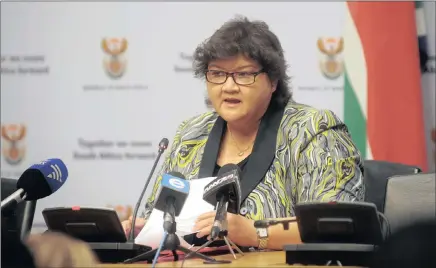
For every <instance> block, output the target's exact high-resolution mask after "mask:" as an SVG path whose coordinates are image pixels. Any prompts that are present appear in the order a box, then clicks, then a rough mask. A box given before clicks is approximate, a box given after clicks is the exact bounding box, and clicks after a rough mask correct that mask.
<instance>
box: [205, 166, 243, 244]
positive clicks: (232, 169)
mask: <svg viewBox="0 0 436 268" xmlns="http://www.w3.org/2000/svg"><path fill="white" fill-rule="evenodd" d="M240 174H241V170H240V169H239V167H238V166H237V165H235V164H227V165H224V166H223V167H222V168H221V169H220V170H219V171H218V175H217V177H216V179H214V180H213V181H211V182H210V183H209V184H208V185H206V187H204V193H203V200H205V201H206V202H208V203H210V204H212V205H214V206H215V208H216V215H215V221H214V223H213V226H212V230H211V239H212V240H214V239H215V238H217V237H218V236H219V233H220V232H221V230H222V225H223V221H224V220H226V213H227V212H230V213H234V214H238V213H239V209H240V205H241V186H240V183H239V178H240Z"/></svg>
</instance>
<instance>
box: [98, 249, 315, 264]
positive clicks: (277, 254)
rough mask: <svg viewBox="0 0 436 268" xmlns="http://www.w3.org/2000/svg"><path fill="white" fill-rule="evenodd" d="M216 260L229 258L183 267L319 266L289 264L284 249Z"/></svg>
mask: <svg viewBox="0 0 436 268" xmlns="http://www.w3.org/2000/svg"><path fill="white" fill-rule="evenodd" d="M215 258H216V259H217V260H231V261H232V263H229V264H216V265H212V264H203V260H200V259H189V260H187V261H186V262H185V264H184V265H183V267H186V268H190V267H301V268H303V267H304V268H314V267H320V266H295V265H294V266H289V265H287V264H286V262H285V252H284V251H272V252H247V253H244V256H241V255H239V254H237V258H238V259H236V260H235V259H233V255H231V254H228V255H222V256H215ZM181 265H182V261H178V262H162V263H158V264H157V265H156V267H178V268H180V267H181ZM98 267H100V268H116V267H122V268H128V267H151V264H143V263H137V264H100V265H99V266H98Z"/></svg>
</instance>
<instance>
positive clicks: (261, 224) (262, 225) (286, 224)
mask: <svg viewBox="0 0 436 268" xmlns="http://www.w3.org/2000/svg"><path fill="white" fill-rule="evenodd" d="M296 221H297V219H296V218H291V219H265V220H257V221H255V222H254V227H256V228H268V227H270V226H273V225H277V224H282V225H283V229H284V230H289V223H291V222H296Z"/></svg>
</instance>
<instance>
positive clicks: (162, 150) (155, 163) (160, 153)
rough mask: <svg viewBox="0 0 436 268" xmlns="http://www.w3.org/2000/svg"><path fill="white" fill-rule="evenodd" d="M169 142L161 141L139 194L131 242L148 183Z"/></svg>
mask: <svg viewBox="0 0 436 268" xmlns="http://www.w3.org/2000/svg"><path fill="white" fill-rule="evenodd" d="M168 143H169V141H168V139H167V138H163V139H162V140H161V141H160V142H159V149H158V153H157V158H156V160H154V164H153V167H152V168H151V171H150V174H149V175H148V178H147V180H146V182H145V186H144V188H143V189H142V192H141V195H140V196H139V199H138V202H137V203H136V205H135V209H134V210H133V215H132V226H131V229H130V233H129V241H130V242H134V241H135V222H136V217H137V216H138V210H139V206H141V202H142V199H143V197H144V194H145V191H146V190H147V188H148V184H150V180H151V177H152V176H153V173H154V170H155V169H156V166H157V163H159V159H160V157H161V156H162V154H163V152H164V151H165V150H166V149H167V148H168Z"/></svg>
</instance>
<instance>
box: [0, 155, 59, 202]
mask: <svg viewBox="0 0 436 268" xmlns="http://www.w3.org/2000/svg"><path fill="white" fill-rule="evenodd" d="M67 178H68V170H67V167H66V166H65V164H64V162H62V160H60V159H58V158H51V159H47V160H44V161H42V162H40V163H37V164H34V165H32V166H31V167H30V168H28V169H27V170H26V171H24V173H23V174H22V175H21V176H20V178H19V179H18V181H17V189H18V190H17V191H15V192H14V193H13V194H11V195H10V196H8V197H6V198H5V199H4V200H3V201H2V202H1V210H3V209H4V208H6V207H8V206H10V205H13V204H14V205H16V204H18V203H20V202H22V201H23V200H26V201H33V200H38V199H41V198H44V197H46V196H49V195H51V194H52V193H54V192H56V191H57V190H59V188H61V186H62V185H64V183H65V182H66V181H67Z"/></svg>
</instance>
